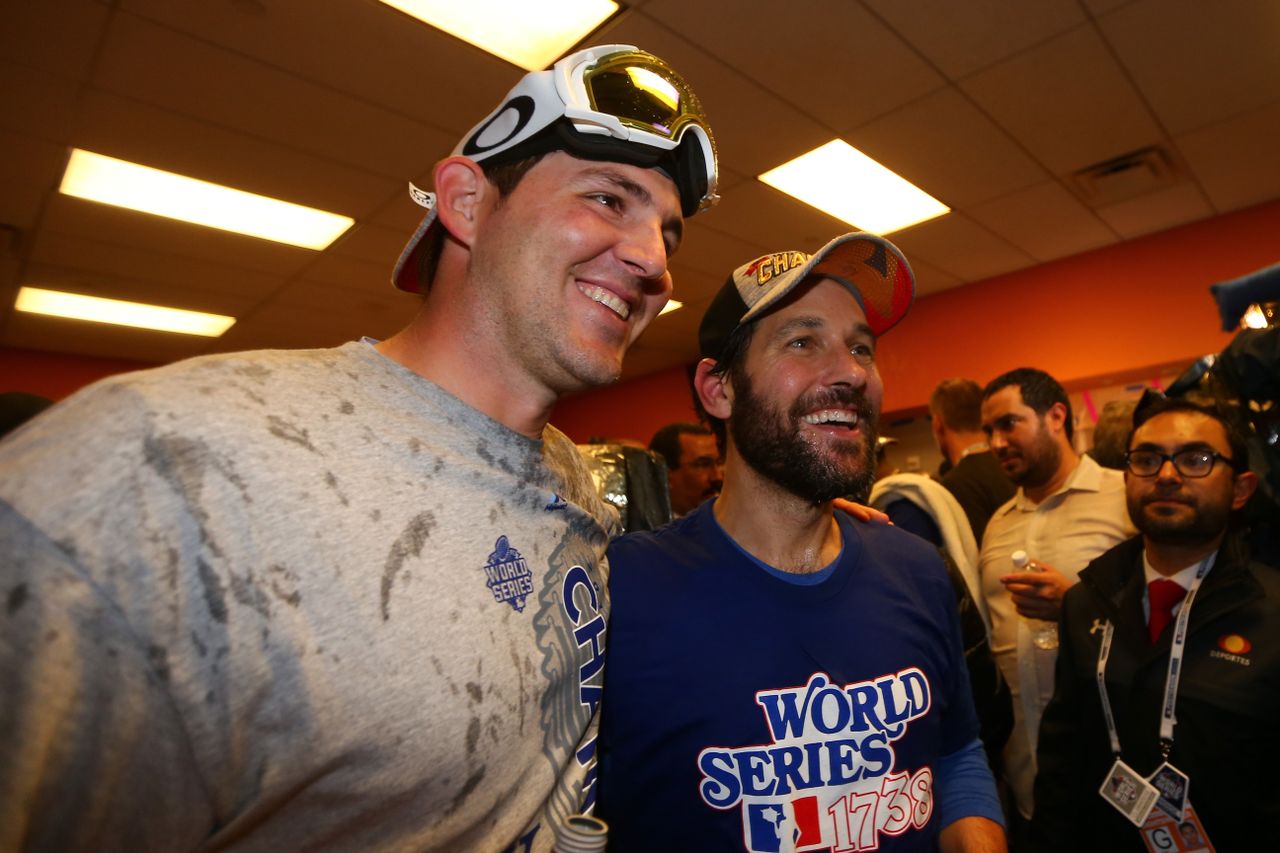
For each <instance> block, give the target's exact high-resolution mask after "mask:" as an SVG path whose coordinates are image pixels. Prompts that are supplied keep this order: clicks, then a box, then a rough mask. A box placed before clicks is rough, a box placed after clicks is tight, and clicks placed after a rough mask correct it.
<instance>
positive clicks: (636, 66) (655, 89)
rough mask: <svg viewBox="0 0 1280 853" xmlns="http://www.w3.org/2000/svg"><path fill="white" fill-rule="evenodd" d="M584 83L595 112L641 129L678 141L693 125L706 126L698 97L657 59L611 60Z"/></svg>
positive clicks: (623, 57) (636, 56)
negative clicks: (682, 132)
mask: <svg viewBox="0 0 1280 853" xmlns="http://www.w3.org/2000/svg"><path fill="white" fill-rule="evenodd" d="M582 81H583V85H584V86H585V87H586V90H587V97H588V99H589V100H590V102H591V108H592V109H594V110H595V111H596V112H600V113H606V114H608V115H611V116H615V117H616V118H617V119H618V120H619V121H621V122H622V123H623V124H625V125H628V126H630V127H634V128H636V129H638V130H644V131H648V132H649V133H653V134H655V135H657V136H661V137H663V138H664V139H670V140H672V141H674V140H675V139H676V138H677V137H678V136H679V134H680V130H681V129H682V128H683V127H684V126H685V125H686V124H688V123H690V122H693V123H695V124H698V125H703V126H705V121H704V118H703V115H702V104H700V103H699V102H698V98H697V96H695V95H694V94H693V91H692V90H690V89H689V87H688V85H687V84H686V83H685V82H684V80H682V79H681V78H680V77H679V76H678V75H676V73H675V72H674V71H672V70H671V69H670V68H667V67H666V66H665V65H663V64H661V62H659V61H657V60H656V57H649V56H644V55H641V54H621V55H619V56H613V57H609V58H607V59H606V60H604V61H603V62H601V63H600V64H598V65H596V66H594V67H592V68H590V69H588V70H587V71H586V72H585V73H584V74H583V76H582Z"/></svg>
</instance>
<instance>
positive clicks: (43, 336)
mask: <svg viewBox="0 0 1280 853" xmlns="http://www.w3.org/2000/svg"><path fill="white" fill-rule="evenodd" d="M3 9H4V20H5V23H4V26H3V28H0V102H2V103H3V104H4V109H3V110H0V152H3V155H4V156H3V157H0V229H3V230H2V231H0V346H8V347H19V348H30V349H38V350H49V351H55V352H63V353H75V354H81V355H90V356H102V357H112V358H119V359H136V360H141V361H151V362H162V361H169V360H172V359H175V358H181V357H185V356H189V355H196V354H200V353H204V352H216V351H222V350H231V349H246V348H258V347H307V346H328V345H333V344H336V343H340V342H342V341H345V340H349V339H352V338H355V337H358V336H360V335H372V336H374V337H383V336H386V335H389V334H391V333H392V332H393V331H395V330H396V329H397V328H399V327H400V326H401V325H402V324H404V323H405V322H406V321H407V320H408V319H409V317H410V316H411V315H412V313H413V310H414V307H415V300H414V298H413V297H411V296H406V295H404V294H400V293H398V292H397V291H395V290H394V289H393V288H392V287H391V285H390V283H389V280H388V277H389V274H390V269H391V266H392V264H393V263H394V261H395V258H396V257H397V255H398V254H399V252H400V249H401V246H402V245H403V243H404V241H405V240H406V239H407V238H408V236H409V234H410V233H411V231H412V230H413V228H414V227H415V226H416V224H417V221H418V218H419V212H420V211H419V209H418V208H417V207H416V206H415V205H413V204H412V202H411V201H410V200H409V198H408V195H407V193H406V183H407V182H408V181H410V180H412V181H414V182H416V183H419V184H423V185H427V186H429V185H430V170H431V166H432V164H433V163H434V162H435V161H436V160H437V159H439V158H441V157H443V156H445V155H446V154H447V153H448V152H449V150H450V149H451V148H452V146H453V144H454V142H455V141H456V140H457V139H458V137H459V136H461V134H462V133H463V132H464V131H465V130H466V129H468V128H469V127H470V126H471V125H472V124H473V123H474V122H475V121H476V120H478V119H479V118H480V116H481V115H482V114H484V113H485V112H487V111H488V110H489V109H491V108H492V107H493V106H494V105H496V103H497V101H498V100H499V99H500V97H501V96H502V95H503V94H504V93H505V92H506V90H507V89H508V88H510V86H511V85H512V84H513V83H514V82H515V81H516V80H517V79H518V78H519V76H520V74H521V72H520V71H519V70H518V69H517V68H516V67H515V66H512V65H509V64H507V63H506V62H504V61H502V60H499V59H497V58H495V57H492V56H489V55H487V54H485V53H483V52H481V51H480V50H478V49H476V48H474V47H471V46H470V45H467V44H464V43H461V42H459V41H457V40H455V39H453V38H451V37H449V36H446V35H444V34H443V33H440V32H438V31H436V30H433V29H431V28H430V27H428V26H426V25H424V24H421V23H419V22H417V21H414V20H412V19H410V18H407V17H405V16H404V15H402V14H400V13H399V12H396V11H394V10H393V9H391V8H389V7H387V6H385V5H383V4H381V3H378V2H375V0H203V1H202V2H175V0H114V2H103V0H39V2H27V0H4V2H3ZM780 10H785V14H784V13H782V12H780ZM588 41H590V42H593V43H604V42H625V43H632V44H637V45H640V46H642V47H644V48H646V49H647V50H650V51H652V52H654V53H657V54H658V55H660V56H662V57H664V58H665V59H667V60H668V61H670V62H671V63H672V64H673V65H674V66H675V67H676V68H678V69H679V70H680V71H681V72H682V73H683V74H684V75H685V76H686V77H687V78H688V79H689V81H690V82H691V83H692V84H693V86H694V88H695V89H696V90H697V91H698V93H699V94H700V96H701V97H702V100H703V102H704V104H705V107H706V109H707V111H708V113H709V115H710V116H711V119H712V124H713V128H714V131H715V133H716V137H717V141H718V144H719V149H720V155H721V169H722V179H721V193H722V196H723V201H722V203H721V204H720V206H719V207H717V208H716V209H714V210H713V211H711V212H710V213H709V214H706V215H703V216H699V217H697V218H696V219H694V220H692V221H691V222H690V223H689V228H688V235H687V237H686V241H685V245H684V247H683V248H682V249H681V251H680V252H679V254H678V255H677V256H676V257H675V258H674V259H673V262H672V272H673V275H674V276H675V279H676V298H678V299H680V300H682V301H683V302H684V303H685V306H686V307H685V308H684V309H683V310H680V311H676V312H673V313H671V314H668V315H666V316H664V317H662V318H660V319H659V320H657V321H656V322H655V324H654V325H653V327H652V328H651V329H650V331H649V332H648V333H646V335H645V336H644V337H643V338H642V339H641V341H640V342H639V343H638V344H637V345H636V347H635V348H634V349H633V352H632V353H631V355H630V356H629V362H628V366H627V374H628V375H632V376H634V375H639V374H642V373H647V372H650V371H653V370H657V369H660V368H663V367H667V366H671V365H674V364H679V363H683V362H686V361H689V360H691V359H692V358H693V357H694V354H695V339H696V335H695V329H696V326H697V321H698V318H699V317H700V316H701V313H702V309H703V308H704V307H705V306H706V304H707V302H708V301H709V300H710V298H711V296H712V294H713V293H714V291H715V289H716V288H717V287H718V285H719V284H720V283H721V282H722V281H723V280H724V277H725V276H726V274H727V273H728V271H729V270H730V269H732V268H733V267H735V266H736V265H738V264H739V263H742V262H743V261H745V260H747V259H749V258H751V257H753V256H755V255H758V254H761V253H764V252H769V251H777V250H781V249H792V248H800V249H807V250H812V249H814V248H816V247H818V246H819V245H821V244H822V243H823V242H825V241H826V240H827V239H829V238H830V237H832V236H834V235H835V234H837V233H840V232H842V231H845V230H848V227H847V226H845V225H844V224H842V223H840V222H838V221H836V220H834V219H831V218H829V217H827V216H826V215H824V214H821V213H818V212H816V211H813V210H811V209H809V208H806V207H804V206H803V205H801V204H800V203H798V202H796V201H794V200H792V199H790V198H788V197H786V196H784V195H782V194H780V193H778V192H777V191H775V190H772V189H770V188H769V187H766V186H764V185H763V184H761V183H760V182H758V181H757V180H755V177H754V176H755V175H757V174H760V173H761V172H763V171H765V170H767V169H769V168H771V167H773V166H776V165H778V164H779V163H781V162H783V161H785V160H788V159H790V158H792V157H794V156H796V155H798V154H800V153H803V152H804V151H807V150H809V149H811V148H813V147H815V146H817V145H820V144H822V143H824V142H827V141H829V140H830V139H832V138H834V137H840V138H842V139H844V140H846V141H847V142H849V143H850V144H852V145H854V146H855V147H857V148H859V149H861V150H862V151H864V152H865V153H867V154H869V155H870V156H872V157H874V158H876V159H878V160H879V161H880V162H882V163H884V164H885V165H886V166H888V167H890V168H891V169H894V170H895V171H897V172H898V173H900V174H902V175H903V176H905V177H906V178H908V179H909V180H911V181H912V182H914V183H915V184H917V185H918V186H920V187H921V188H923V189H925V190H926V191H927V192H929V193H930V194H932V195H934V196H935V197H937V198H939V199H940V200H942V201H943V202H944V203H946V204H947V205H949V206H950V207H952V208H953V212H952V213H951V214H949V215H947V216H944V217H942V218H940V219H936V220H933V221H931V222H928V223H924V224H922V225H918V226H915V227H913V228H910V229H907V230H904V231H900V232H897V233H896V234H893V235H892V236H891V239H892V240H893V241H894V242H895V243H897V244H898V245H899V246H901V247H902V249H903V250H904V252H905V253H906V255H907V257H908V259H909V260H910V261H911V263H912V265H913V267H914V268H915V269H916V271H917V274H918V278H919V285H920V293H921V295H922V296H927V295H928V294H930V293H936V292H938V291H941V290H945V289H948V288H953V287H959V286H963V285H965V284H968V283H972V282H975V281H979V280H982V279H985V278H989V277H991V276H995V275H999V274H1002V273H1007V272H1012V271H1014V270H1019V269H1024V268H1027V267H1032V266H1035V265H1037V264H1040V263H1044V262H1047V261H1051V260H1054V259H1057V258H1062V257H1066V256H1069V255H1073V254H1077V253H1080V252H1085V251H1089V250H1091V249H1096V248H1099V247H1102V246H1107V245H1111V244H1116V243H1121V242H1124V241H1125V240H1129V239H1133V238H1135V237H1138V236H1140V235H1143V234H1147V233H1151V232H1154V231H1160V230H1163V229H1166V228H1170V227H1173V226H1176V225H1181V224H1184V223H1189V222H1194V221H1196V220H1200V219H1204V218H1207V217H1212V216H1215V215H1217V214H1220V213H1225V212H1227V211H1231V210H1236V209H1239V208H1243V207H1248V206H1250V205H1253V204H1257V203H1261V202H1265V201H1269V200H1272V199H1275V198H1280V154H1277V150H1280V148H1278V146H1277V142H1276V140H1277V139H1280V3H1276V2H1274V0H1218V2H1214V3H1212V4H1207V3H1203V2H1200V0H1134V2H1123V0H796V2H790V3H787V4H779V3H776V2H770V0H637V2H633V3H630V4H629V5H628V7H627V8H626V9H625V11H624V12H623V13H622V14H621V15H619V16H618V17H616V18H615V19H613V20H612V21H610V22H609V23H607V24H606V25H605V26H604V27H603V28H602V29H601V30H600V31H598V32H597V33H596V34H595V35H594V36H592V37H591V38H590V39H589V40H588ZM71 147H79V148H85V149H88V150H91V151H96V152H98V153H102V154H107V155H109V156H112V157H119V158H123V159H127V160H132V161H135V162H140V163H144V164H146V165H150V166H155V167H159V168H163V169H168V170H171V171H175V172H179V173H182V174H185V175H190V176H193V177H197V178H202V179H204V180H209V181H214V182H218V183H224V184H228V185H231V186H234V187H237V188H240V189H245V190H249V191H252V192H257V193H261V194H264V195H269V196H273V197H276V198H281V199H286V200H288V201H293V202H297V203H300V204H305V205H310V206H313V207H318V208H321V209H324V210H330V211H334V212H337V213H342V214H345V215H348V216H351V217H353V218H354V219H355V220H356V225H355V227H354V228H352V229H351V231H349V232H348V233H347V234H346V235H345V236H344V237H342V238H340V239H339V240H338V241H337V242H336V243H334V244H333V245H332V246H331V247H329V248H328V249H326V250H325V251H322V252H314V251H309V250H305V249H298V248H292V247H289V246H283V245H279V244H275V243H270V242H266V241H263V240H258V239H255V238H251V237H241V236H236V235H232V234H226V233H222V232H217V231H212V230H209V229H205V228H201V227H198V226H192V225H184V224H181V223H177V222H172V221H168V220H164V219H160V218H156V217H152V216H148V215H145V214H138V213H131V212H128V211H124V210H121V209H116V208H111V207H106V206H102V205H98V204H94V203H92V202H87V201H81V200H78V199H74V198H70V197H66V196H62V195H59V194H58V192H57V186H58V183H59V181H60V179H61V176H62V169H63V166H64V165H65V162H66V158H67V155H68V151H69V149H70V148H71ZM1150 148H1155V149H1158V151H1159V156H1160V157H1161V158H1163V162H1165V163H1167V164H1168V165H1169V167H1170V169H1171V173H1169V174H1165V175H1163V176H1162V178H1161V180H1159V181H1152V182H1151V183H1150V185H1149V186H1144V184H1143V182H1142V180H1141V177H1142V176H1141V175H1137V173H1132V174H1129V175H1127V177H1126V180H1123V181H1119V182H1117V183H1116V185H1117V186H1122V187H1123V192H1120V193H1115V194H1113V196H1112V197H1107V194H1106V193H1105V192H1104V193H1102V194H1101V195H1099V194H1097V193H1086V192H1084V191H1082V189H1081V187H1082V186H1092V185H1091V184H1089V183H1088V182H1084V183H1082V181H1081V179H1079V178H1077V177H1076V174H1077V173H1078V172H1080V171H1082V170H1085V169H1088V168H1090V167H1093V166H1095V165H1097V164H1101V163H1106V162H1107V161H1111V160H1113V159H1115V158H1117V157H1121V156H1124V155H1128V154H1131V153H1133V152H1137V151H1142V150H1144V149H1150ZM1135 175H1137V179H1136V180H1135V179H1134V176H1135ZM1103 183H1105V182H1103ZM22 284H34V285H38V286H41V287H52V288H58V289H65V290H74V291H77V292H81V293H89V294H93V295H97V296H109V297H115V298H122V299H131V300H138V301H144V302H153V303H160V304H165V305H171V306H175V307H181V308H191V309H196V310H201V311H210V312H214V313H218V314H229V315H233V316H235V317H237V318H239V321H238V322H237V323H236V325H235V326H234V327H233V328H232V329H231V330H230V331H229V332H228V333H227V334H225V335H224V336H223V337H221V338H218V339H214V340H208V339H197V338H191V337H187V336H181V335H167V334H161V333H156V332H145V331H135V330H128V329H124V328H116V327H107V326H97V325H94V324H84V323H76V322H72V321H62V320H53V319H47V318H40V317H35V316H32V315H25V314H19V313H16V312H14V311H13V310H12V304H13V299H14V296H15V294H16V291H17V288H18V287H19V286H20V285H22Z"/></svg>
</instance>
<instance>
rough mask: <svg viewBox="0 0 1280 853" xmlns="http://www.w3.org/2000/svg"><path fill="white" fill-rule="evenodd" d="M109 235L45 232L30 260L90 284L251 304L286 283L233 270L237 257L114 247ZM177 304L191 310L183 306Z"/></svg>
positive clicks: (249, 271)
mask: <svg viewBox="0 0 1280 853" xmlns="http://www.w3.org/2000/svg"><path fill="white" fill-rule="evenodd" d="M103 236H105V235H102V234H94V235H93V236H91V237H86V236H76V235H72V234H66V233H63V232H60V231H56V230H53V229H51V228H45V229H42V230H41V232H40V234H39V235H38V237H37V239H36V240H35V243H34V245H33V246H32V248H31V253H30V262H31V264H32V265H33V267H34V266H35V265H40V266H43V267H46V268H58V269H62V270H65V271H75V273H76V274H77V275H78V276H80V277H81V278H82V279H83V280H85V281H87V282H95V281H99V280H100V281H104V282H105V281H106V280H113V281H131V282H136V283H138V284H139V285H141V284H143V283H149V284H150V285H151V286H152V288H155V287H157V286H158V287H160V288H163V289H166V290H169V291H174V292H178V293H187V292H207V293H213V292H218V293H222V294H226V295H227V296H229V297H234V298H235V299H236V300H237V301H243V302H244V303H245V304H253V303H254V302H256V301H257V300H260V299H265V298H266V297H268V296H270V295H271V293H272V292H274V291H275V290H277V289H278V288H279V287H281V286H282V284H283V283H284V281H285V279H284V277H282V276H280V275H278V274H276V275H273V274H271V273H266V272H260V271H258V270H255V269H251V268H246V267H244V266H239V267H237V266H232V265H231V263H228V262H234V261H235V257H234V256H228V257H226V258H222V259H216V260H210V259H207V258H201V257H195V256H191V255H180V254H176V253H174V252H172V251H164V250H162V249H158V248H156V247H153V246H148V247H146V248H139V247H137V246H129V245H121V244H116V243H110V242H106V241H105V240H103V239H101V237H103ZM173 248H176V246H175V247H173ZM97 286H99V287H100V286H101V285H97ZM95 292H97V291H95ZM99 295H101V296H109V297H116V298H120V299H132V298H134V297H132V296H128V295H126V294H125V293H123V292H121V293H109V292H101V293H99ZM178 298H179V299H180V298H181V297H178ZM172 304H174V305H175V306H178V307H190V306H187V305H179V303H178V302H174V303H172ZM209 310H212V309H209Z"/></svg>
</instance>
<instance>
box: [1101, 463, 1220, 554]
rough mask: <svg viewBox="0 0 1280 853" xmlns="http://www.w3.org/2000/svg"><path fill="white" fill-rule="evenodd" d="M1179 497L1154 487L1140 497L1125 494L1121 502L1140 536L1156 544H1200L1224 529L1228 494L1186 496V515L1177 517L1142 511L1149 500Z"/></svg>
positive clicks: (1177, 498)
mask: <svg viewBox="0 0 1280 853" xmlns="http://www.w3.org/2000/svg"><path fill="white" fill-rule="evenodd" d="M1129 476H1133V475H1132V474H1130V475H1129ZM1180 499H1181V498H1180V497H1179V495H1178V490H1177V489H1163V490H1161V489H1160V488H1159V487H1157V488H1156V490H1155V491H1153V492H1150V493H1148V494H1145V495H1142V496H1140V497H1135V496H1133V495H1126V496H1125V504H1126V505H1127V506H1128V508H1129V518H1131V519H1132V520H1133V526H1134V527H1136V528H1138V530H1139V532H1141V533H1142V535H1143V536H1145V537H1147V538H1148V539H1150V540H1151V541H1152V542H1155V543H1158V544H1160V545H1204V544H1207V543H1209V542H1212V541H1213V540H1214V539H1216V538H1217V537H1218V536H1219V535H1220V534H1221V533H1222V532H1223V531H1224V530H1226V529H1227V522H1228V520H1229V519H1230V516H1231V498H1230V496H1229V495H1228V496H1227V497H1225V498H1223V499H1222V500H1218V499H1216V498H1215V497H1204V498H1201V500H1200V501H1199V502H1196V501H1195V500H1194V499H1193V498H1186V499H1185V500H1184V501H1183V502H1184V503H1186V504H1187V505H1188V506H1189V507H1190V508H1191V510H1192V513H1191V516H1190V518H1188V517H1186V515H1185V514H1183V515H1182V516H1181V517H1176V516H1175V517H1165V516H1160V515H1156V514H1154V513H1148V512H1147V511H1146V506H1147V504H1149V503H1154V502H1156V501H1160V500H1180Z"/></svg>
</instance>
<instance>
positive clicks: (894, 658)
mask: <svg viewBox="0 0 1280 853" xmlns="http://www.w3.org/2000/svg"><path fill="white" fill-rule="evenodd" d="M713 506H714V501H708V502H707V503H704V504H703V505H702V506H701V507H700V508H699V509H698V510H696V511H695V512H693V513H691V514H689V515H688V516H685V517H684V518H682V519H679V520H678V521H676V522H675V523H673V524H671V525H668V526H667V527H665V528H662V529H661V530H657V531H652V532H645V533H636V534H632V535H629V536H624V537H622V538H621V539H618V540H615V542H614V543H613V544H612V545H611V546H610V547H609V565H610V582H609V583H610V589H611V591H612V600H613V614H612V616H611V618H610V623H609V650H608V657H607V665H606V668H605V693H604V703H603V716H602V722H601V747H602V758H601V765H600V773H601V776H600V804H599V814H600V815H601V816H602V817H604V819H605V820H606V821H608V823H609V845H610V850H618V851H627V850H748V851H762V853H763V851H777V850H781V849H784V848H785V846H786V845H785V844H784V843H783V839H784V838H792V839H795V849H796V850H800V851H803V850H826V849H833V848H839V849H864V850H865V849H871V848H872V847H874V846H875V845H876V843H878V845H879V847H878V849H880V850H895V851H897V850H933V849H935V847H936V844H937V835H938V831H939V829H940V822H939V820H938V818H937V812H938V809H937V804H936V802H935V776H936V775H937V772H938V759H939V758H940V757H941V756H944V755H949V754H951V753H955V752H957V751H959V750H962V749H964V748H966V747H967V746H969V745H970V744H971V743H972V741H973V740H974V739H975V738H976V737H977V734H978V723H977V719H976V716H975V714H974V710H973V701H972V697H971V695H970V692H969V684H968V674H967V670H966V668H965V664H964V659H963V653H962V650H961V643H960V629H959V625H958V618H957V615H956V605H955V593H954V591H953V589H952V587H951V583H950V580H949V579H948V577H947V573H946V569H945V568H944V567H943V565H942V562H941V560H940V559H939V557H938V554H937V551H936V550H935V549H934V548H932V547H931V546H929V545H928V544H927V543H925V542H923V541H922V540H920V539H919V538H917V537H915V536H912V535H911V534H908V533H904V532H902V531H899V530H895V529H894V528H892V527H889V526H887V525H868V524H861V523H858V522H855V521H853V520H852V519H850V518H849V517H847V516H845V515H843V514H841V513H837V518H838V520H839V525H840V531H841V534H842V536H843V540H844V542H843V551H842V553H841V556H840V559H839V560H838V562H837V563H836V565H835V567H834V569H833V570H832V571H831V573H830V576H829V577H827V578H826V579H825V580H824V581H823V582H821V583H819V584H816V585H798V584H794V583H790V582H788V581H787V580H784V579H781V578H779V577H776V576H774V575H772V574H770V573H768V572H766V571H764V570H762V568H761V567H760V566H758V565H757V564H756V563H755V562H754V561H753V560H751V558H749V557H748V556H747V555H745V554H744V553H743V552H742V551H741V550H740V549H739V548H738V547H737V546H736V545H735V543H734V542H733V541H732V540H731V539H730V538H729V537H728V535H727V534H726V533H725V532H724V531H723V529H721V527H720V525H719V524H718V523H717V522H716V520H715V516H714V514H713V512H712V508H713Z"/></svg>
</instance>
